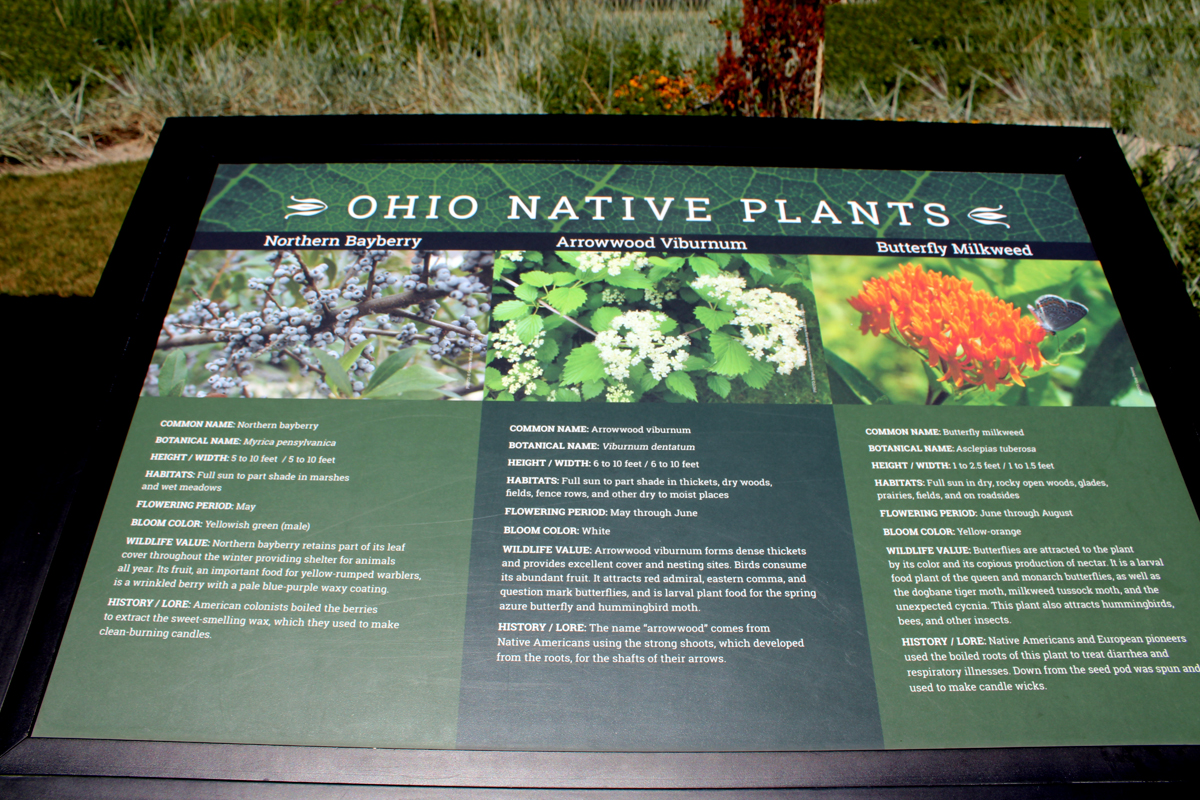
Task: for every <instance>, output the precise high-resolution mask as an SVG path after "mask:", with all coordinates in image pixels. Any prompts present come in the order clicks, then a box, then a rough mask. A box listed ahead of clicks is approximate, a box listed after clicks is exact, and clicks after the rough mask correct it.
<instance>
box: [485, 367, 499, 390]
mask: <svg viewBox="0 0 1200 800" xmlns="http://www.w3.org/2000/svg"><path fill="white" fill-rule="evenodd" d="M503 378H504V375H503V374H502V373H501V372H500V370H498V369H496V368H495V367H488V368H487V369H485V370H484V371H483V385H484V386H486V387H487V388H489V389H491V390H492V391H493V392H498V391H500V390H501V389H503V388H504V384H503V383H502V379H503Z"/></svg>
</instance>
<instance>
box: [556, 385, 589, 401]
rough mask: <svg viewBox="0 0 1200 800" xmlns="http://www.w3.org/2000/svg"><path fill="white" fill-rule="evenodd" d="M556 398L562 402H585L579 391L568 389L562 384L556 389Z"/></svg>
mask: <svg viewBox="0 0 1200 800" xmlns="http://www.w3.org/2000/svg"><path fill="white" fill-rule="evenodd" d="M554 399H555V400H557V401H558V402H560V403H580V402H583V401H582V399H581V398H580V397H579V392H577V391H575V390H574V389H568V388H566V387H565V386H560V387H558V388H557V389H555V390H554Z"/></svg>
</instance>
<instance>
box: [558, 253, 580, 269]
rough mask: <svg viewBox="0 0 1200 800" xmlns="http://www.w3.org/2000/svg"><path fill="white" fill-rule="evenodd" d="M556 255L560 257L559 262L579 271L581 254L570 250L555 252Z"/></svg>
mask: <svg viewBox="0 0 1200 800" xmlns="http://www.w3.org/2000/svg"><path fill="white" fill-rule="evenodd" d="M554 255H556V256H558V258H559V260H560V261H562V262H563V263H564V264H570V265H571V266H572V267H575V268H576V269H579V253H575V252H572V251H570V250H561V251H560V250H555V251H554Z"/></svg>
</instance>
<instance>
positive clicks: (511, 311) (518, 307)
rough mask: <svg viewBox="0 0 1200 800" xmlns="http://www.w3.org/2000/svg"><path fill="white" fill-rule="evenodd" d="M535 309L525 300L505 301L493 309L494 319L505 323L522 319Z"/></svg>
mask: <svg viewBox="0 0 1200 800" xmlns="http://www.w3.org/2000/svg"><path fill="white" fill-rule="evenodd" d="M532 310H533V309H532V308H531V307H530V306H529V305H528V304H527V303H525V302H524V301H523V300H505V301H504V302H503V303H501V304H500V305H498V306H496V307H495V308H493V309H492V319H494V320H499V321H500V322H505V321H507V320H510V319H520V318H521V317H524V316H526V315H527V314H529V312H530V311H532Z"/></svg>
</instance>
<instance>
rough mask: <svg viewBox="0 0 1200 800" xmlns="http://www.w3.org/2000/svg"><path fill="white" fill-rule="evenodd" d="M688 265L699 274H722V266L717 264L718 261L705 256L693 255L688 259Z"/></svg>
mask: <svg viewBox="0 0 1200 800" xmlns="http://www.w3.org/2000/svg"><path fill="white" fill-rule="evenodd" d="M688 266H690V267H691V268H692V269H693V270H695V271H696V274H697V275H719V274H721V268H720V267H719V266H717V262H715V261H713V260H712V259H711V258H707V257H705V256H692V257H691V258H689V259H688Z"/></svg>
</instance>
